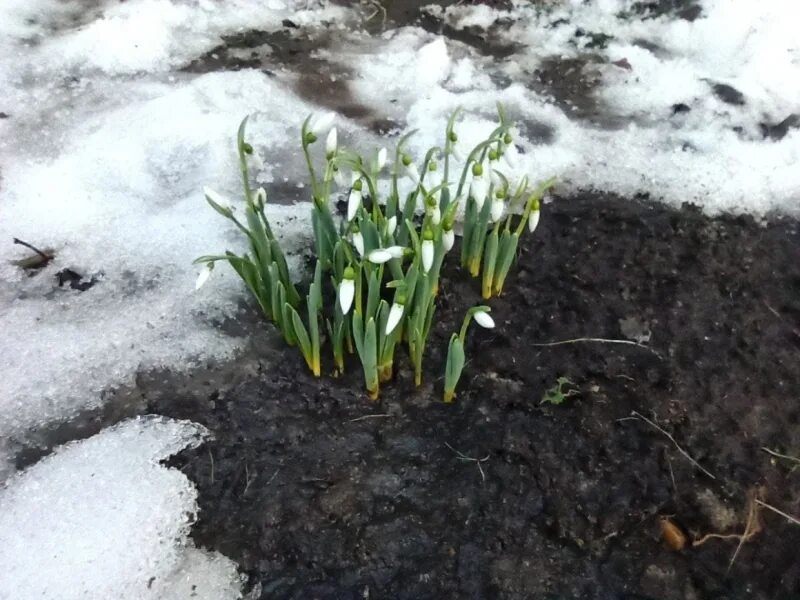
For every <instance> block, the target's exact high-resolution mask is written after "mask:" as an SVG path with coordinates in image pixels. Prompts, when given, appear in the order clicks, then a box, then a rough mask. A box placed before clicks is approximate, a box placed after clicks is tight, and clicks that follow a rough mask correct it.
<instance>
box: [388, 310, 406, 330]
mask: <svg viewBox="0 0 800 600" xmlns="http://www.w3.org/2000/svg"><path fill="white" fill-rule="evenodd" d="M404 310H405V307H404V306H403V305H402V304H400V303H399V302H392V308H391V309H390V310H389V318H388V319H386V335H389V334H390V333H392V332H393V331H394V329H395V327H397V325H398V324H399V323H400V319H402V318H403V312H404Z"/></svg>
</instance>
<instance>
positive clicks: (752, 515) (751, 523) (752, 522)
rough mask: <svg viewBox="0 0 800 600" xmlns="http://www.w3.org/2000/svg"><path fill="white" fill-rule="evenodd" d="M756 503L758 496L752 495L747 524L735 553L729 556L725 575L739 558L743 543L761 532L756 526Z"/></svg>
mask: <svg viewBox="0 0 800 600" xmlns="http://www.w3.org/2000/svg"><path fill="white" fill-rule="evenodd" d="M755 493H757V492H755ZM758 501H759V498H758V496H756V495H754V496H752V497H751V501H750V509H749V510H748V511H747V524H746V525H745V527H744V533H743V534H742V538H741V539H740V540H739V544H738V545H737V546H736V551H735V552H734V553H733V556H731V561H730V562H729V563H728V569H727V570H726V573H730V570H731V567H733V563H734V562H736V557H737V556H739V551H740V550H741V549H742V546H744V543H745V542H746V541H747V540H748V539H749V538H750V537H752V536H753V535H755V534H757V533H758V532H759V531H760V530H761V527H759V526H758V508H757V505H756V502H758ZM751 528H752V530H751Z"/></svg>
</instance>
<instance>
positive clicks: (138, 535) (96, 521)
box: [0, 417, 241, 600]
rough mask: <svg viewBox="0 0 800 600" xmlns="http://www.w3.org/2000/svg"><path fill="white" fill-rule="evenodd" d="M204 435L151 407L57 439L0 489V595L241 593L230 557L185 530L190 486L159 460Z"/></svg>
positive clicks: (191, 502) (102, 598) (192, 503)
mask: <svg viewBox="0 0 800 600" xmlns="http://www.w3.org/2000/svg"><path fill="white" fill-rule="evenodd" d="M204 435H205V433H204V431H203V429H202V428H201V427H199V426H197V425H194V424H191V423H189V422H185V421H184V422H181V421H170V420H166V419H162V418H156V417H149V418H141V419H134V420H130V421H126V422H123V423H121V424H120V425H118V426H116V427H113V428H111V429H107V430H105V431H103V432H102V433H99V434H97V435H95V436H94V437H91V438H89V439H87V440H84V441H80V442H74V443H72V444H69V445H67V446H64V447H62V448H60V449H58V450H57V451H56V452H55V453H53V454H52V455H51V456H49V457H47V458H46V459H44V460H42V461H41V462H39V463H37V464H36V465H34V466H33V467H31V468H29V469H28V470H26V471H24V472H22V473H20V474H18V475H16V476H15V477H13V478H12V479H10V480H9V481H8V482H7V483H6V487H5V489H2V490H0V564H2V565H3V569H2V572H0V598H15V599H16V600H27V599H34V598H60V599H63V600H69V599H72V598H75V599H77V598H82V599H97V600H106V599H107V598H120V599H128V598H130V599H142V600H144V599H153V600H178V599H182V598H186V599H188V598H190V597H191V598H198V599H201V600H202V599H204V598H205V599H208V600H226V599H233V598H238V597H240V591H239V588H240V585H241V582H240V578H239V575H238V574H237V571H236V566H235V565H234V564H233V563H232V562H231V561H230V560H228V559H226V558H225V557H222V556H221V555H219V554H216V553H210V552H206V551H202V550H199V549H197V548H195V547H194V546H193V545H192V543H191V542H190V541H189V540H188V538H187V535H188V531H189V528H190V526H191V524H192V522H193V521H194V519H195V514H196V512H197V500H196V496H197V493H196V490H195V488H194V486H193V485H192V484H191V482H190V481H189V480H188V479H187V478H186V476H185V475H183V474H182V473H181V472H180V471H177V470H175V469H168V468H166V467H164V466H161V465H159V461H161V460H163V459H165V458H168V457H169V456H171V455H172V454H175V453H176V452H178V451H179V450H181V449H183V448H184V447H187V446H196V445H197V444H199V443H200V441H201V439H202V437H203V436H204Z"/></svg>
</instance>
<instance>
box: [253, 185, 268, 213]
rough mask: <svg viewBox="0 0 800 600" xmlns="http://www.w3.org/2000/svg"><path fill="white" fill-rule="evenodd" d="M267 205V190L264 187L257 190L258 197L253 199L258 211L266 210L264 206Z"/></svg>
mask: <svg viewBox="0 0 800 600" xmlns="http://www.w3.org/2000/svg"><path fill="white" fill-rule="evenodd" d="M266 203H267V190H265V189H264V188H263V187H260V188H258V189H257V190H256V195H255V196H254V198H253V204H255V205H256V209H257V210H261V209H262V208H264V205H265V204H266Z"/></svg>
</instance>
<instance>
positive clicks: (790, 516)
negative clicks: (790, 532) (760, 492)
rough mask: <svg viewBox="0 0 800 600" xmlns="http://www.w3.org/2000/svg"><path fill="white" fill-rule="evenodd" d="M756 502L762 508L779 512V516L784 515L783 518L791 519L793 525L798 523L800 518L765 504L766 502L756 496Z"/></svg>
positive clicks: (799, 523)
mask: <svg viewBox="0 0 800 600" xmlns="http://www.w3.org/2000/svg"><path fill="white" fill-rule="evenodd" d="M756 504H758V505H760V506H763V507H764V508H768V509H770V510H771V511H772V512H774V513H777V514H779V515H780V516H782V517H784V518H785V519H788V520H789V521H791V522H792V523H794V524H795V525H800V519H797V518H795V517H793V516H792V515H789V514H786V513H785V512H783V511H782V510H780V509H778V508H775V507H774V506H771V505H770V504H767V503H766V502H762V501H761V500H759V499H758V498H756Z"/></svg>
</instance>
